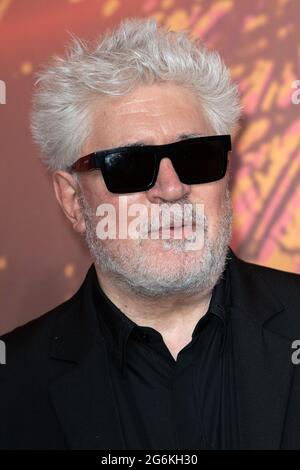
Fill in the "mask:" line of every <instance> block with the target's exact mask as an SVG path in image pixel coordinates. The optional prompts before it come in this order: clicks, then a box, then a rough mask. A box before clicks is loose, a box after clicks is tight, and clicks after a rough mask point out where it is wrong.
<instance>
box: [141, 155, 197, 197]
mask: <svg viewBox="0 0 300 470" xmlns="http://www.w3.org/2000/svg"><path fill="white" fill-rule="evenodd" d="M190 191H191V187H190V185H187V184H185V183H182V182H181V181H180V179H179V177H178V175H177V173H176V171H175V169H174V167H173V165H172V162H171V160H170V159H169V158H167V157H166V158H163V159H162V160H161V162H160V166H159V171H158V175H157V180H156V182H155V185H154V186H153V187H152V188H150V189H149V190H148V191H146V196H147V198H148V199H149V201H150V202H152V203H156V204H157V203H159V202H161V201H163V200H164V201H176V200H179V199H182V198H183V197H186V196H187V195H188V194H189V193H190Z"/></svg>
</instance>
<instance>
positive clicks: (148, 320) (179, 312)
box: [95, 266, 212, 357]
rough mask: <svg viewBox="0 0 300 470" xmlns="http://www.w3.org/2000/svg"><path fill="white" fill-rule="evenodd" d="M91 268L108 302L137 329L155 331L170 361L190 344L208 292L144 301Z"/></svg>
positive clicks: (143, 297)
mask: <svg viewBox="0 0 300 470" xmlns="http://www.w3.org/2000/svg"><path fill="white" fill-rule="evenodd" d="M95 267H96V272H97V277H98V281H99V284H100V286H101V288H102V290H103V292H104V293H105V295H106V296H107V297H108V298H109V299H110V300H111V302H113V303H114V304H115V305H116V306H117V307H118V308H119V310H121V312H123V313H124V314H125V315H126V316H127V317H128V318H130V320H132V321H134V322H135V323H136V324H137V325H139V326H148V327H151V328H154V329H155V330H157V331H158V332H159V333H160V334H161V335H162V337H163V339H164V342H165V343H166V345H167V346H168V347H169V349H170V351H171V352H172V355H173V357H177V354H178V352H179V351H180V349H182V347H184V346H185V345H186V344H188V343H189V342H190V340H191V337H192V333H193V331H194V328H195V326H196V324H197V323H198V321H199V319H200V318H201V317H202V316H203V315H205V313H206V312H207V309H208V306H209V302H210V299H211V295H212V289H210V290H209V291H206V292H197V293H194V294H190V293H189V294H186V295H183V294H182V293H180V294H178V293H176V294H174V295H170V294H168V295H167V296H160V297H155V298H153V297H151V298H150V297H149V298H146V297H145V296H139V295H138V294H137V293H135V292H132V290H130V289H129V288H127V287H126V286H124V285H120V284H119V283H118V282H116V279H115V278H114V276H113V275H111V274H110V273H106V272H105V273H104V272H102V271H101V270H100V269H99V267H97V266H95Z"/></svg>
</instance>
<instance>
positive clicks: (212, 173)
mask: <svg viewBox="0 0 300 470" xmlns="http://www.w3.org/2000/svg"><path fill="white" fill-rule="evenodd" d="M173 165H174V168H175V171H176V173H177V174H178V176H179V178H180V180H181V181H182V183H185V184H199V183H208V182H211V181H217V180H219V179H221V178H223V176H225V173H226V168H227V150H226V148H225V146H224V143H223V142H221V141H218V140H209V141H206V142H186V143H185V144H184V145H182V146H181V147H180V148H178V150H177V151H176V152H175V155H174V159H173Z"/></svg>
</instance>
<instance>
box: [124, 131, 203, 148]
mask: <svg viewBox="0 0 300 470" xmlns="http://www.w3.org/2000/svg"><path fill="white" fill-rule="evenodd" d="M204 135H205V134H202V133H190V134H179V135H177V136H176V138H175V140H173V142H178V141H179V140H184V139H192V138H193V137H203V136H204ZM171 143H172V142H171ZM143 145H154V144H147V143H146V142H144V141H143V140H138V141H136V142H130V143H125V144H123V145H119V146H118V148H121V147H139V146H140V147H142V146H143Z"/></svg>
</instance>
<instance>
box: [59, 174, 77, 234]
mask: <svg viewBox="0 0 300 470" xmlns="http://www.w3.org/2000/svg"><path fill="white" fill-rule="evenodd" d="M52 180H53V186H54V191H55V196H56V199H57V200H58V202H59V204H60V206H61V208H62V210H63V212H64V214H65V215H66V217H67V218H68V219H69V220H70V222H71V223H72V226H73V228H74V230H76V232H79V233H84V232H85V222H84V217H83V214H82V211H81V208H80V205H79V201H78V197H79V192H78V183H77V181H76V179H75V178H74V176H73V175H72V174H70V173H68V172H67V171H55V172H54V173H53V174H52Z"/></svg>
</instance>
